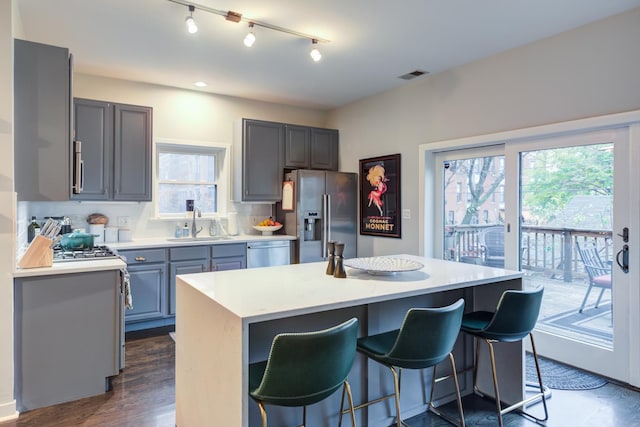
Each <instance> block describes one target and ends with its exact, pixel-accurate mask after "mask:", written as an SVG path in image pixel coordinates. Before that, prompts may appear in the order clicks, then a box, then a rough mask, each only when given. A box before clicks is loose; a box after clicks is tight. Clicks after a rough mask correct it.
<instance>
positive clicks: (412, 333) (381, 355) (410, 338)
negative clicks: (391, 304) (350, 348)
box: [338, 299, 465, 427]
mask: <svg viewBox="0 0 640 427" xmlns="http://www.w3.org/2000/svg"><path fill="white" fill-rule="evenodd" d="M463 312H464V300H463V299H459V300H458V301H456V302H455V303H453V304H451V305H449V306H446V307H441V308H412V309H410V310H409V311H408V312H407V314H406V315H405V318H404V320H403V322H402V326H401V327H400V329H396V330H393V331H390V332H385V333H381V334H376V335H371V336H368V337H363V338H359V339H358V351H359V352H361V353H363V354H365V355H366V356H367V357H369V358H370V359H372V360H375V361H376V362H378V363H380V364H382V365H384V366H386V367H387V368H389V369H390V370H391V373H392V374H393V383H394V394H390V395H388V396H383V397H381V398H378V399H375V400H372V401H369V402H365V403H362V404H360V405H358V406H356V408H355V409H361V408H364V407H367V406H369V405H372V404H374V403H378V402H381V401H383V400H386V399H389V398H392V397H395V403H396V423H397V425H398V427H401V426H403V425H406V424H405V423H404V422H403V421H402V418H401V414H400V383H401V374H402V369H425V368H433V379H432V381H431V393H430V395H429V406H428V410H429V411H431V412H433V413H434V414H436V415H438V416H440V417H442V418H444V419H446V420H447V421H449V422H451V423H453V424H457V425H460V426H461V427H464V425H465V424H464V413H463V411H462V400H461V398H460V387H459V386H458V376H457V373H456V364H455V360H454V357H453V354H452V351H453V346H454V345H455V343H456V339H457V337H458V334H459V333H460V324H461V321H462V314H463ZM447 358H448V359H449V363H450V364H451V372H452V374H451V375H449V376H446V377H442V378H437V376H436V366H437V365H438V364H440V363H441V362H443V361H444V360H445V359H447ZM448 378H453V381H454V384H455V389H456V397H457V403H458V413H459V417H460V418H459V419H458V420H455V419H453V418H451V417H449V416H448V415H446V414H444V413H442V412H441V411H439V410H438V409H437V408H436V407H435V406H434V404H433V394H434V393H433V392H434V388H435V385H436V382H440V381H441V380H445V379H448ZM350 409H352V408H349V409H348V410H350ZM348 410H344V411H341V412H342V413H346V412H348ZM338 425H340V424H338Z"/></svg>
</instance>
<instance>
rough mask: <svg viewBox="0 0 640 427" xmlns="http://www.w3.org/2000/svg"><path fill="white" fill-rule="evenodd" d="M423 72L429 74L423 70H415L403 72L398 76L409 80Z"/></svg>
mask: <svg viewBox="0 0 640 427" xmlns="http://www.w3.org/2000/svg"><path fill="white" fill-rule="evenodd" d="M423 74H429V72H428V71H423V70H415V71H412V72H410V73H407V74H404V75H402V76H400V77H398V78H399V79H403V80H411V79H415V78H416V77H420V76H421V75H423Z"/></svg>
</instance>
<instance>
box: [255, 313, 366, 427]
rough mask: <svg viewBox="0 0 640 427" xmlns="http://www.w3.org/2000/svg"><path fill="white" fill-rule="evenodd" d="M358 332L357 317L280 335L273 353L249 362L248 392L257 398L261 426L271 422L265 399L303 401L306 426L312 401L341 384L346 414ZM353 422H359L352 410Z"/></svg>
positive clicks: (293, 403) (278, 402) (272, 402)
mask: <svg viewBox="0 0 640 427" xmlns="http://www.w3.org/2000/svg"><path fill="white" fill-rule="evenodd" d="M357 337H358V319H356V318H353V319H350V320H348V321H346V322H344V323H341V324H340V325H337V326H334V327H332V328H329V329H324V330H321V331H315V332H305V333H282V334H278V335H276V337H275V338H274V339H273V342H272V344H271V351H270V352H269V358H268V359H267V360H265V361H262V362H257V363H252V364H250V365H249V395H250V396H251V397H252V398H253V399H255V400H256V401H257V402H258V406H259V407H260V415H261V416H262V426H263V427H267V411H266V409H265V404H270V405H277V406H294V407H300V406H302V407H303V412H302V425H303V426H305V425H306V421H307V420H306V418H307V405H311V404H314V403H317V402H320V401H321V400H324V399H325V398H327V397H329V396H330V395H332V394H333V393H334V392H335V391H336V390H338V389H339V388H340V387H343V391H342V402H343V403H342V404H341V407H340V418H341V419H342V405H344V395H345V392H346V394H347V395H348V399H349V404H350V405H351V407H353V399H352V397H351V388H350V387H349V382H348V381H347V376H348V375H349V371H350V370H351V366H352V365H353V360H354V359H355V355H356V339H357ZM351 424H352V426H353V427H355V425H356V419H355V414H354V412H353V411H351Z"/></svg>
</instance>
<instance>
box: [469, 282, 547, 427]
mask: <svg viewBox="0 0 640 427" xmlns="http://www.w3.org/2000/svg"><path fill="white" fill-rule="evenodd" d="M543 291H544V288H542V287H539V288H537V289H535V290H531V291H516V290H509V291H505V292H504V293H503V294H502V296H501V297H500V300H499V301H498V306H497V308H496V311H495V312H489V311H475V312H472V313H467V314H465V315H464V316H463V318H462V328H461V329H462V330H463V331H464V332H466V333H468V334H470V335H472V336H474V337H476V351H475V361H476V363H474V368H473V390H474V392H475V393H476V394H478V395H479V396H481V397H483V398H486V397H490V396H487V395H486V394H485V393H483V392H482V391H481V390H480V389H479V388H478V384H477V379H478V363H477V361H478V350H479V348H480V341H484V342H486V343H487V345H488V346H489V357H490V360H491V373H492V375H493V388H494V393H495V395H494V396H495V402H496V408H497V410H498V425H499V426H500V427H502V425H503V421H502V416H503V415H504V414H506V413H508V412H511V411H513V410H515V409H519V408H522V407H523V406H525V405H527V404H528V403H531V402H533V401H535V400H538V399H540V398H541V399H542V404H543V406H544V418H537V417H535V416H533V415H531V414H529V413H527V412H525V411H524V410H519V411H518V412H519V413H521V414H523V415H526V416H528V417H530V418H533V419H534V420H536V421H538V422H543V421H546V420H547V419H548V418H549V414H548V412H547V401H546V397H545V389H544V386H543V385H542V377H541V376H540V365H539V363H538V353H537V352H536V346H535V343H534V341H533V334H532V333H531V331H533V328H534V327H535V325H536V321H537V320H538V316H539V314H540V306H541V304H542V293H543ZM527 335H528V336H529V338H530V339H531V349H532V351H533V359H534V360H535V364H536V371H537V373H538V384H539V386H540V392H539V393H538V392H536V393H535V394H534V395H532V396H530V397H528V398H527V399H524V400H522V401H520V402H516V403H514V404H511V405H510V406H508V407H506V408H502V404H501V402H500V392H499V390H498V375H497V371H496V359H495V353H494V350H493V344H494V343H496V342H517V341H522V340H523V339H525V338H526V337H527Z"/></svg>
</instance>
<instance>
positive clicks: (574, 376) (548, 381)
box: [526, 353, 607, 390]
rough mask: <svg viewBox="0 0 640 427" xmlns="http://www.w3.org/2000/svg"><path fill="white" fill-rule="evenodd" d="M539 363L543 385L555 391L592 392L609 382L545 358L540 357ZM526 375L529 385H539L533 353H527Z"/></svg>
mask: <svg viewBox="0 0 640 427" xmlns="http://www.w3.org/2000/svg"><path fill="white" fill-rule="evenodd" d="M538 362H540V372H541V373H542V384H543V385H545V386H547V387H549V388H552V389H555V390H591V389H594V388H599V387H602V386H603V385H605V384H606V383H607V380H606V379H604V378H602V377H599V376H597V375H593V374H591V373H589V372H585V371H583V370H581V369H576V368H573V367H571V366H568V365H565V364H562V363H559V362H555V361H553V360H549V359H546V358H544V357H540V356H538ZM526 373H527V383H533V384H537V383H538V376H537V374H536V365H535V362H534V360H533V356H532V355H531V353H527V367H526Z"/></svg>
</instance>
